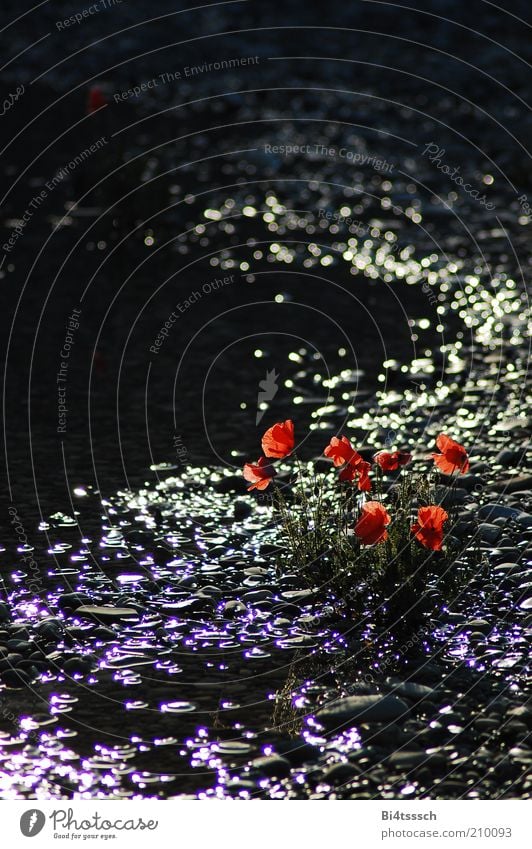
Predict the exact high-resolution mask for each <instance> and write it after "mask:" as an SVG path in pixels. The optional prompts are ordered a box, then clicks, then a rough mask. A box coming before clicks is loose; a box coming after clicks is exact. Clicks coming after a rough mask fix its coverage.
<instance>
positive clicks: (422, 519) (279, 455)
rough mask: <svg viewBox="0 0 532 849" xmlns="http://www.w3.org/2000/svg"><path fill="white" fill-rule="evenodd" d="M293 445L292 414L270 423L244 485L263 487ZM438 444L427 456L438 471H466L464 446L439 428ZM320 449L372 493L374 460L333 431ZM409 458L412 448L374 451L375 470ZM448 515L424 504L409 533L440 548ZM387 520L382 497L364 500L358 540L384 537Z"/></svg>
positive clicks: (346, 477) (345, 477)
mask: <svg viewBox="0 0 532 849" xmlns="http://www.w3.org/2000/svg"><path fill="white" fill-rule="evenodd" d="M294 446H295V437H294V423H293V421H292V420H291V419H287V420H286V421H284V422H277V423H276V424H274V425H273V426H272V427H270V428H269V429H268V430H267V431H266V433H265V434H264V436H263V437H262V450H263V455H264V456H261V457H260V458H259V459H258V460H257V462H256V463H246V465H245V466H244V478H245V479H246V481H248V483H249V484H250V486H249V487H248V490H253V489H259V490H264V489H266V488H267V487H268V486H269V485H270V483H271V482H272V480H273V478H274V476H275V474H276V472H275V469H274V467H273V463H272V460H281V459H284V458H285V457H288V456H290V455H291V454H292V453H293V452H294ZM436 446H437V448H438V449H439V452H440V453H433V454H432V455H431V458H432V459H433V460H434V463H435V465H436V466H437V468H438V469H440V471H442V472H444V473H445V474H448V475H453V474H454V473H455V472H457V473H458V474H464V473H465V472H467V471H468V469H469V458H468V455H467V451H466V449H465V448H464V447H463V445H460V443H458V442H455V441H454V440H453V439H451V437H450V436H447V434H444V433H441V434H440V435H439V436H438V437H437V439H436ZM323 453H324V455H325V456H326V457H328V458H329V459H330V460H332V462H333V464H334V466H335V467H336V468H337V469H339V480H340V481H341V482H342V483H346V484H353V485H356V488H357V489H358V490H359V491H360V492H361V493H364V494H366V493H368V492H371V489H372V480H371V478H370V471H371V469H372V463H370V462H368V461H367V460H364V459H363V457H362V456H361V455H360V454H359V452H358V451H356V450H355V448H354V447H353V446H352V445H351V442H350V441H349V439H348V438H347V437H346V436H340V437H337V436H333V437H332V439H331V440H330V442H329V444H328V445H327V446H326V448H325V450H324V452H323ZM411 460H412V455H411V453H409V452H406V451H379V452H377V453H376V454H375V455H374V456H373V464H374V465H375V470H376V472H377V474H380V475H382V474H387V473H391V472H396V471H399V470H400V469H401V468H402V467H404V466H407V465H408V464H409V463H410V462H411ZM448 518H449V516H448V514H447V512H446V511H445V510H444V509H443V507H440V506H439V505H436V504H428V505H425V506H423V507H419V508H418V511H417V521H416V522H414V524H412V525H411V526H410V533H411V535H412V536H413V538H414V539H416V540H417V542H418V543H420V544H421V545H422V546H423V547H424V548H428V549H430V550H432V551H441V550H442V547H443V536H444V531H443V526H444V524H445V522H446V521H447V519H448ZM391 522H392V517H391V516H390V514H389V513H388V511H387V510H386V507H385V506H384V504H382V503H381V501H380V500H375V501H365V503H363V504H362V507H361V509H360V513H359V516H358V519H357V521H356V523H355V526H354V534H355V536H356V537H357V538H358V540H359V541H360V542H361V544H362V545H377V544H379V543H382V542H385V541H386V540H387V539H388V527H389V526H390V524H391Z"/></svg>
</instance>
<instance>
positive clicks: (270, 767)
mask: <svg viewBox="0 0 532 849" xmlns="http://www.w3.org/2000/svg"><path fill="white" fill-rule="evenodd" d="M251 769H253V770H254V771H255V772H258V773H261V774H262V775H267V776H269V777H272V778H283V777H285V776H287V775H290V770H291V765H290V761H289V760H288V758H283V757H282V756H281V755H265V756H264V757H261V758H255V760H254V761H252V762H251Z"/></svg>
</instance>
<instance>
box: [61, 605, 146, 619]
mask: <svg viewBox="0 0 532 849" xmlns="http://www.w3.org/2000/svg"><path fill="white" fill-rule="evenodd" d="M76 616H81V617H82V618H83V619H96V620H97V621H99V622H120V620H121V619H138V617H139V614H138V612H137V611H136V610H135V609H134V608H132V607H104V606H103V605H102V606H99V605H95V604H93V605H82V606H81V607H78V609H77V610H76Z"/></svg>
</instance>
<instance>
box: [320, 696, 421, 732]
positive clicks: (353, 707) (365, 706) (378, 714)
mask: <svg viewBox="0 0 532 849" xmlns="http://www.w3.org/2000/svg"><path fill="white" fill-rule="evenodd" d="M409 710H410V709H409V707H408V705H407V703H406V702H404V701H403V700H402V699H399V698H398V697H397V696H391V695H386V696H378V695H374V696H347V697H346V698H343V699H338V701H336V702H333V703H332V704H330V705H328V706H327V707H325V708H322V709H321V710H319V711H318V712H317V713H316V719H317V720H318V722H319V723H320V724H321V725H323V726H324V727H325V728H336V727H338V726H341V725H345V724H346V723H348V722H351V723H354V724H355V723H356V724H359V723H362V722H393V721H394V720H396V719H400V718H403V717H406V716H407V715H408V713H409Z"/></svg>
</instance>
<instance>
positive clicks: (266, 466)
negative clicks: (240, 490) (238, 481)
mask: <svg viewBox="0 0 532 849" xmlns="http://www.w3.org/2000/svg"><path fill="white" fill-rule="evenodd" d="M275 475H276V471H275V469H274V468H273V466H272V464H271V463H268V461H267V459H266V457H259V459H258V460H257V462H256V463H246V465H245V466H244V477H245V479H246V480H247V481H249V483H250V484H251V486H248V491H250V490H252V489H266V487H267V486H268V485H269V484H270V482H271V479H272V478H273V477H275Z"/></svg>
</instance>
